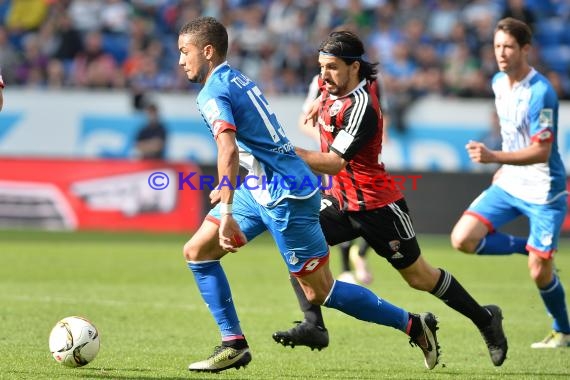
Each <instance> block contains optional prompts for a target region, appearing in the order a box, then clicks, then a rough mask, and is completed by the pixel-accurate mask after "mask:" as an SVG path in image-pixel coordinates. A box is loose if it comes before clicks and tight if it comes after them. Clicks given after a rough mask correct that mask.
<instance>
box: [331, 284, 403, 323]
mask: <svg viewBox="0 0 570 380" xmlns="http://www.w3.org/2000/svg"><path fill="white" fill-rule="evenodd" d="M323 305H324V306H326V307H330V308H333V309H337V310H340V311H342V312H343V313H345V314H348V315H350V316H353V317H354V318H357V319H360V320H362V321H367V322H374V323H377V324H380V325H384V326H390V327H393V328H395V329H398V330H401V331H404V332H406V330H407V326H408V320H409V314H408V312H407V311H405V310H403V309H400V308H399V307H397V306H395V305H392V304H391V303H389V302H388V301H386V300H384V299H382V298H380V297H378V296H377V295H376V294H374V293H372V292H371V291H370V290H369V289H367V288H365V287H363V286H360V285H354V284H349V283H346V282H342V281H335V282H334V284H333V287H332V289H331V291H330V293H329V295H328V297H327V299H326V300H325V302H324V303H323Z"/></svg>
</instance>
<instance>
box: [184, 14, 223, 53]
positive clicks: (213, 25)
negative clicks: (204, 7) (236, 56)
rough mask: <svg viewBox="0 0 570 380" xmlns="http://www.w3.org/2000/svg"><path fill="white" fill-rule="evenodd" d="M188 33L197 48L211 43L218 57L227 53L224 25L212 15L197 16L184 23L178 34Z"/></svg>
mask: <svg viewBox="0 0 570 380" xmlns="http://www.w3.org/2000/svg"><path fill="white" fill-rule="evenodd" d="M182 34H190V35H192V37H193V40H194V43H195V45H196V46H198V47H199V48H203V47H204V46H206V45H212V46H213V47H214V49H215V50H216V52H217V53H218V54H219V55H220V57H222V58H225V57H226V56H227V54H228V31H227V30H226V27H225V26H224V25H223V24H222V23H220V22H219V21H218V20H216V19H215V18H213V17H198V18H196V19H194V20H192V21H190V22H188V23H186V24H185V25H184V26H183V27H182V28H180V31H179V32H178V35H182Z"/></svg>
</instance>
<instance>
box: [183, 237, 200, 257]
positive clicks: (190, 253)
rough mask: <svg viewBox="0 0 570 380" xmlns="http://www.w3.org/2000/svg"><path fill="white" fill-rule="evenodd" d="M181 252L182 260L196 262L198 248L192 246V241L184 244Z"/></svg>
mask: <svg viewBox="0 0 570 380" xmlns="http://www.w3.org/2000/svg"><path fill="white" fill-rule="evenodd" d="M182 252H183V254H184V258H185V259H186V261H197V259H198V247H196V245H195V244H192V241H189V242H187V243H186V244H184V248H183V250H182Z"/></svg>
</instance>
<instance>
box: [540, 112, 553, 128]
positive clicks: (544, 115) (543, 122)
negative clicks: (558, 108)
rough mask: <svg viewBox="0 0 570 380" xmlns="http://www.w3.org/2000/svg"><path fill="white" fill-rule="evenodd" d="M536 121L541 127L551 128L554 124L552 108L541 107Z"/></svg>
mask: <svg viewBox="0 0 570 380" xmlns="http://www.w3.org/2000/svg"><path fill="white" fill-rule="evenodd" d="M538 123H539V124H540V127H541V128H552V126H553V125H554V114H553V112H552V108H543V109H541V110H540V115H539V117H538Z"/></svg>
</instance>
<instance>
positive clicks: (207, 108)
mask: <svg viewBox="0 0 570 380" xmlns="http://www.w3.org/2000/svg"><path fill="white" fill-rule="evenodd" d="M202 113H203V114H204V117H205V118H206V120H207V121H208V123H209V124H212V123H213V122H214V120H216V119H217V118H218V116H220V114H221V112H220V109H219V108H218V104H217V103H216V99H210V100H208V101H207V102H206V103H205V104H204V106H203V107H202Z"/></svg>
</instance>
